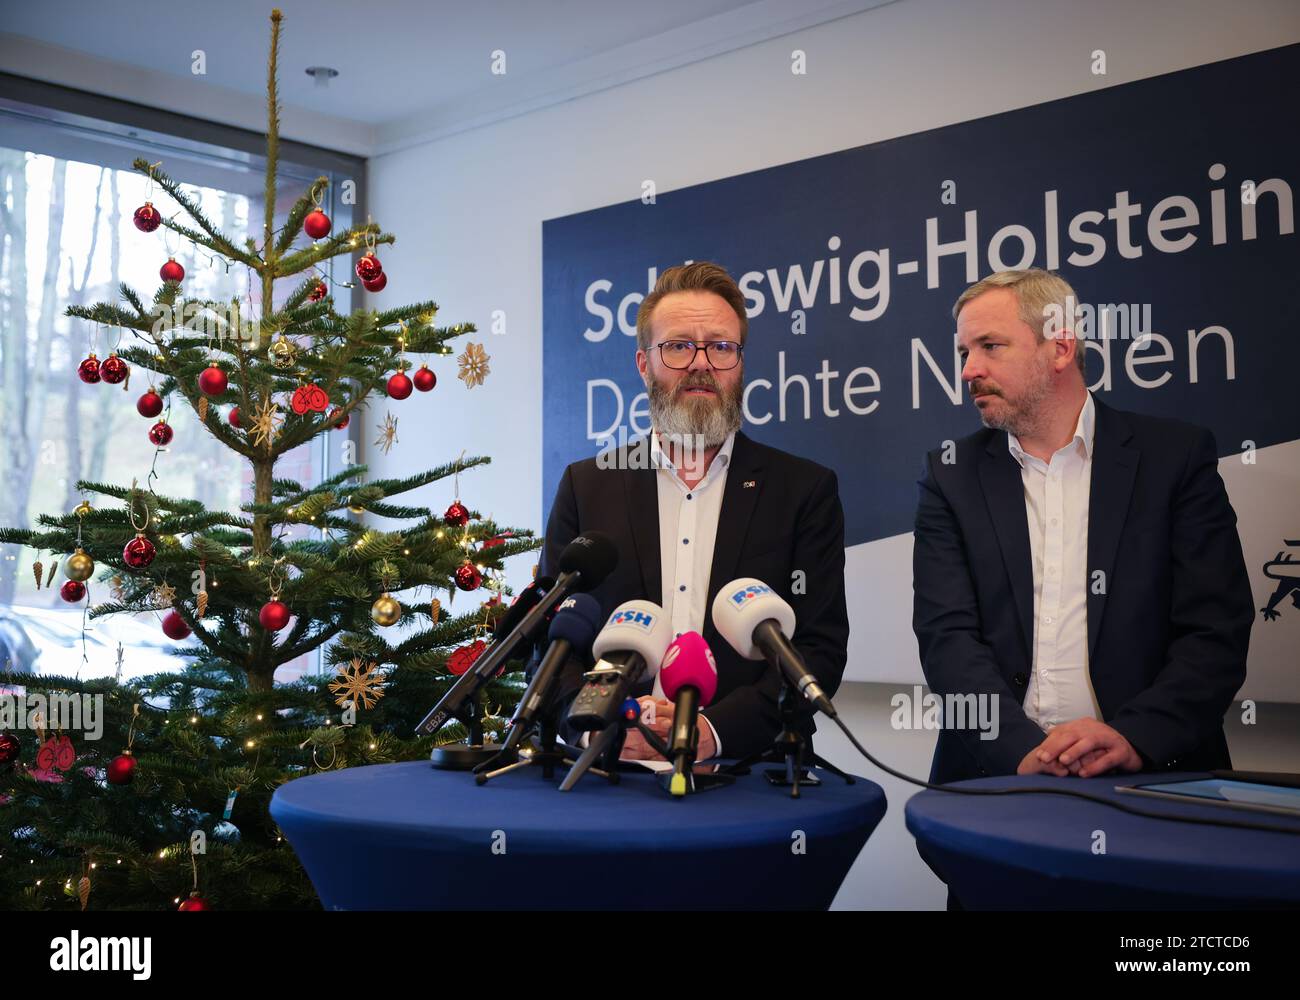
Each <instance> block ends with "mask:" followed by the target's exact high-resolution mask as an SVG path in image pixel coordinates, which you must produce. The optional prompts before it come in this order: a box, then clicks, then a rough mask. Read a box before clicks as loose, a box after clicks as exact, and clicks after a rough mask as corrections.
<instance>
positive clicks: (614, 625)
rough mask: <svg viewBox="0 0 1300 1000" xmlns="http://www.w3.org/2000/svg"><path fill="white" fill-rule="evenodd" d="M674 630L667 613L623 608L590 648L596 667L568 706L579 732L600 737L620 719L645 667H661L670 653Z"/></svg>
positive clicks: (641, 604) (636, 604)
mask: <svg viewBox="0 0 1300 1000" xmlns="http://www.w3.org/2000/svg"><path fill="white" fill-rule="evenodd" d="M671 635H672V626H671V625H669V624H668V616H667V615H666V614H665V613H664V609H663V608H661V607H659V605H657V604H653V603H651V602H650V601H627V602H626V603H624V604H620V605H619V606H618V608H617V609H616V610H615V611H614V613H613V614H612V615H610V616H609V620H608V621H607V622H606V623H605V627H604V628H603V629H601V632H600V635H598V636H596V640H595V641H594V642H593V643H592V644H591V653H592V655H593V656H595V657H596V665H595V667H593V668H592V669H591V670H590V671H588V672H587V674H586V675H585V680H586V683H585V684H584V685H583V686H582V689H581V690H580V691H579V692H578V696H577V697H576V698H574V699H573V704H572V705H571V706H569V715H568V722H569V725H571V726H573V728H574V729H578V730H581V731H584V732H595V731H597V730H601V729H605V728H606V727H608V726H609V725H611V724H612V723H613V722H614V720H615V719H616V718H617V717H618V715H619V713H620V711H621V710H622V708H623V703H624V702H625V701H626V700H627V698H628V695H629V693H630V692H631V690H632V689H633V688H634V687H635V686H636V685H637V684H638V683H639V682H640V681H642V680H644V679H645V672H646V667H647V666H648V665H649V664H653V665H654V666H653V668H652V669H653V670H654V671H656V672H657V671H658V667H659V662H660V661H661V660H662V659H663V658H664V650H666V649H667V648H668V641H669V637H670V636H671Z"/></svg>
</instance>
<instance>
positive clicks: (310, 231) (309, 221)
mask: <svg viewBox="0 0 1300 1000" xmlns="http://www.w3.org/2000/svg"><path fill="white" fill-rule="evenodd" d="M302 231H303V232H304V233H306V234H307V235H308V236H310V237H311V238H312V239H314V240H318V239H320V238H321V237H322V236H328V235H329V231H330V217H329V216H328V215H326V214H325V213H324V212H322V211H321V210H320V209H319V208H317V209H313V210H312V211H310V212H308V213H307V218H305V219H303V220H302Z"/></svg>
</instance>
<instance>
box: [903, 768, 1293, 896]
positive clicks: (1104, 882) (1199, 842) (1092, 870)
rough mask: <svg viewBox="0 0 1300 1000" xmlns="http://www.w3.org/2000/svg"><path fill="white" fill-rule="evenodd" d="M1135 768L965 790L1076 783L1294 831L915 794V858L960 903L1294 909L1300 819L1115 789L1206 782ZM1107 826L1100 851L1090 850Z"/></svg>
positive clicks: (1033, 800)
mask: <svg viewBox="0 0 1300 1000" xmlns="http://www.w3.org/2000/svg"><path fill="white" fill-rule="evenodd" d="M1204 777H1206V775H1205V774H1203V773H1197V774H1191V773H1188V774H1172V773H1165V774H1158V775H1157V774H1133V775H1123V776H1116V775H1110V776H1108V777H1099V778H1086V779H1080V778H1056V777H1051V776H1049V775H1023V776H1013V777H998V778H980V779H977V780H975V781H964V782H959V783H957V784H959V785H961V786H963V787H969V788H1011V787H1015V786H1021V787H1026V788H1028V787H1042V788H1072V789H1079V790H1082V791H1087V792H1089V793H1090V794H1093V795H1100V796H1103V797H1105V798H1107V799H1113V800H1115V801H1118V802H1121V803H1123V804H1125V805H1128V806H1132V807H1136V808H1139V809H1143V810H1147V811H1150V812H1155V813H1160V814H1178V815H1187V816H1203V817H1212V818H1216V819H1227V820H1235V821H1239V822H1247V823H1265V824H1279V825H1282V826H1286V827H1288V828H1290V827H1294V828H1295V829H1296V831H1297V833H1296V834H1287V833H1271V832H1264V831H1256V830H1236V829H1230V828H1228V827H1222V826H1200V825H1195V824H1190V823H1174V822H1169V821H1167V820H1162V819H1154V818H1147V817H1143V816H1131V815H1129V814H1127V813H1124V812H1120V811H1118V810H1116V809H1112V808H1110V807H1108V806H1104V805H1101V804H1100V803H1092V802H1085V801H1083V800H1081V799H1073V798H1067V797H1065V796H1060V795H1008V796H1000V797H979V798H977V797H975V796H969V795H954V794H951V793H947V792H937V791H923V792H920V793H919V794H917V795H915V796H913V797H912V798H911V799H910V800H909V801H908V803H907V806H906V809H905V816H906V820H907V828H908V829H909V830H910V831H911V832H912V834H913V835H914V836H915V837H916V842H917V848H918V850H919V851H920V852H921V856H922V857H923V858H925V860H926V861H927V862H928V863H929V864H930V866H931V867H932V868H933V869H934V870H935V871H936V872H937V873H938V874H939V875H940V877H941V878H943V879H944V881H946V882H947V883H948V886H949V888H950V889H951V890H952V891H953V893H954V894H955V895H956V897H957V899H958V901H959V902H960V903H961V905H962V906H963V907H964V908H966V909H1225V908H1255V907H1263V908H1294V907H1295V906H1296V905H1297V904H1300V818H1294V819H1293V818H1291V817H1285V816H1276V815H1269V814H1266V813H1256V812H1245V811H1241V810H1236V809H1225V808H1223V807H1220V806H1209V805H1206V806H1202V805H1196V804H1192V803H1184V802H1172V801H1166V800H1163V799H1153V798H1149V797H1146V796H1135V795H1127V794H1121V793H1119V792H1116V791H1115V786H1116V785H1136V784H1150V783H1155V782H1162V783H1163V782H1170V781H1178V780H1181V779H1184V778H1204ZM1097 831H1100V832H1101V833H1104V835H1105V840H1104V845H1105V853H1104V854H1102V853H1097V852H1095V851H1094V844H1095V843H1101V839H1100V838H1099V837H1098V836H1097Z"/></svg>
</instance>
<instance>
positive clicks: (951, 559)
mask: <svg viewBox="0 0 1300 1000" xmlns="http://www.w3.org/2000/svg"><path fill="white" fill-rule="evenodd" d="M1094 402H1095V405H1096V411H1097V419H1096V427H1095V434H1094V438H1093V454H1092V486H1091V494H1090V499H1089V505H1088V553H1087V562H1088V580H1089V589H1088V611H1087V616H1088V651H1089V655H1088V664H1089V673H1090V675H1091V678H1092V684H1093V690H1094V691H1095V693H1096V695H1097V702H1098V704H1099V706H1100V708H1101V714H1102V719H1103V721H1104V722H1106V723H1107V724H1108V725H1110V726H1112V727H1113V728H1115V729H1116V730H1118V731H1119V732H1120V733H1121V734H1123V736H1124V737H1125V738H1126V739H1127V740H1128V741H1129V742H1130V743H1131V744H1133V747H1134V749H1136V750H1137V751H1138V753H1139V754H1140V755H1141V756H1142V758H1143V760H1144V763H1145V765H1146V766H1147V767H1148V768H1150V769H1178V770H1187V771H1198V770H1209V769H1211V768H1217V767H1230V766H1231V762H1230V761H1229V759H1228V746H1227V741H1226V740H1225V739H1224V735H1223V716H1224V713H1225V712H1226V711H1227V709H1228V706H1229V705H1230V704H1231V702H1232V699H1233V696H1234V695H1235V694H1236V692H1237V690H1238V689H1239V688H1240V687H1241V684H1242V682H1243V681H1244V680H1245V677H1246V648H1247V644H1248V642H1249V638H1250V626H1251V622H1252V621H1253V617H1254V601H1253V599H1252V596H1251V591H1250V583H1249V581H1248V578H1247V576H1246V565H1245V561H1244V560H1243V558H1242V553H1241V541H1240V539H1239V538H1238V537H1237V527H1236V524H1237V517H1236V514H1235V513H1234V512H1233V510H1232V506H1231V505H1230V504H1229V502H1228V496H1227V493H1226V491H1225V490H1224V487H1223V480H1222V479H1220V478H1219V472H1218V455H1217V452H1216V450H1215V444H1214V437H1213V435H1212V434H1210V432H1209V431H1206V430H1204V429H1202V428H1199V427H1194V426H1192V425H1190V424H1185V423H1182V422H1180V421H1176V420H1164V419H1159V418H1156V417H1146V416H1141V415H1139V414H1136V413H1125V412H1122V411H1119V410H1114V409H1111V408H1110V407H1109V406H1106V405H1105V404H1104V403H1102V402H1101V401H1100V400H1098V399H1096V398H1095V397H1094ZM919 485H920V504H919V506H918V508H917V512H916V542H915V549H914V555H913V588H914V591H915V600H914V605H913V619H912V624H913V628H914V629H915V631H916V637H917V640H918V641H919V643H920V649H921V666H922V669H923V670H924V671H925V677H926V680H927V681H928V682H929V684H930V687H931V689H932V690H933V691H935V692H936V693H938V694H941V695H942V694H947V693H961V694H967V693H975V694H979V693H985V694H990V695H994V696H996V697H997V698H998V706H999V707H998V713H999V723H1000V735H999V738H998V739H996V740H989V741H985V740H980V739H979V733H978V731H975V730H969V729H968V730H966V731H957V730H947V729H945V730H943V731H942V732H941V733H940V736H939V743H938V746H937V748H936V750H935V755H934V764H933V767H932V769H931V774H930V780H931V781H935V782H946V781H958V780H961V779H963V778H973V777H978V776H980V775H984V774H991V775H992V774H1015V772H1016V768H1017V767H1018V766H1019V764H1020V761H1021V760H1022V759H1023V758H1024V756H1025V755H1026V754H1027V753H1029V751H1030V750H1032V749H1033V748H1034V746H1035V745H1037V744H1038V743H1041V742H1042V740H1043V739H1044V734H1043V731H1042V730H1041V729H1039V727H1038V726H1037V725H1036V724H1035V723H1034V722H1033V721H1032V720H1030V719H1029V717H1028V716H1026V715H1025V712H1024V709H1023V708H1022V703H1023V701H1024V697H1025V692H1026V690H1027V687H1028V683H1029V676H1030V673H1031V670H1032V664H1033V659H1032V642H1033V634H1034V633H1033V626H1034V623H1033V608H1034V605H1033V602H1034V589H1033V588H1034V580H1033V567H1032V565H1031V562H1030V548H1029V528H1028V519H1027V516H1026V513H1025V498H1024V486H1023V482H1022V480H1021V475H1020V466H1019V465H1018V464H1017V463H1016V461H1015V459H1014V458H1013V457H1012V456H1011V453H1010V451H1009V450H1008V448H1007V435H1006V433H1005V432H1003V431H993V430H988V429H984V430H980V431H978V432H977V433H975V434H972V435H971V436H970V437H967V438H964V439H962V440H961V441H959V442H958V443H957V447H956V453H955V461H953V462H951V463H950V464H944V463H943V461H942V460H941V454H940V452H939V451H937V450H936V451H933V452H931V453H930V454H929V455H927V456H926V467H925V473H924V475H923V477H922V479H921V481H920V484H919ZM1097 571H1100V572H1101V574H1103V575H1102V576H1101V577H1099V578H1098V577H1095V576H1094V574H1095V573H1096V572H1097ZM1094 579H1099V580H1100V581H1101V582H1102V584H1103V585H1104V587H1103V588H1097V587H1093V586H1092V585H1091V583H1092V581H1093V580H1094ZM1099 589H1100V590H1103V592H1098V590H1099Z"/></svg>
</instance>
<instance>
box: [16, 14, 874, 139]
mask: <svg viewBox="0 0 1300 1000" xmlns="http://www.w3.org/2000/svg"><path fill="white" fill-rule="evenodd" d="M884 2H886V0H531V2H530V0H474V2H465V0H459V2H447V0H433V2H420V0H346V2H345V0H279V4H278V6H279V7H280V8H281V9H282V10H283V11H284V15H285V18H284V24H283V29H282V38H281V49H280V97H281V102H282V104H283V106H284V108H285V121H286V129H285V131H286V134H287V135H288V134H291V133H293V132H294V131H296V130H302V129H304V128H305V129H306V131H307V133H309V134H306V135H303V134H299V135H295V136H293V137H294V138H301V139H305V140H306V141H311V139H312V136H311V134H310V133H313V132H318V131H319V129H318V128H313V126H312V125H311V124H308V123H317V125H318V126H319V125H320V124H321V123H325V124H327V125H328V126H329V127H328V128H327V129H326V131H327V132H329V133H330V134H331V135H335V136H337V135H340V134H341V135H346V136H347V137H348V139H347V140H345V141H344V142H343V143H342V145H346V146H348V147H351V150H352V151H354V152H364V153H375V152H383V151H386V150H389V149H394V148H401V147H402V146H405V145H410V144H412V143H414V142H420V141H426V140H428V139H432V138H437V137H439V136H440V135H445V134H450V133H452V132H456V131H461V130H463V129H465V128H473V127H476V126H478V125H482V124H486V123H488V122H491V121H495V120H499V119H501V118H505V117H510V116H512V115H516V114H522V113H526V112H527V111H530V110H535V109H536V108H538V107H544V106H546V105H548V104H553V103H557V102H559V101H563V100H569V99H572V98H574V97H577V96H581V95H583V94H586V93H592V92H594V91H596V90H601V89H605V88H607V87H610V86H616V85H618V84H620V83H625V82H628V81H629V80H633V79H637V78H639V77H643V76H647V75H650V74H652V73H656V72H662V71H663V70H665V69H671V68H673V67H675V66H680V65H683V64H685V63H688V62H693V61H696V60H698V59H703V58H708V57H709V56H712V55H717V54H719V53H721V52H725V51H728V50H731V49H735V48H739V47H742V46H745V45H750V44H754V43H756V42H759V41H764V40H766V39H768V38H772V37H776V36H778V35H782V34H787V33H789V32H792V31H797V30H799V29H801V28H805V27H809V26H811V25H814V24H820V23H823V22H825V21H829V20H834V19H836V18H839V17H844V16H847V15H849V14H853V13H857V12H858V11H861V10H864V9H867V8H870V7H874V6H879V5H881V4H882V3H884ZM271 6H272V3H271V2H270V0H268V2H266V3H265V4H263V3H252V2H249V0H227V2H226V3H224V4H214V3H208V2H198V0H172V2H171V3H166V4H162V3H158V2H157V0H110V2H105V0H39V2H28V3H18V2H16V0H5V2H4V3H3V9H4V17H3V20H2V21H0V24H2V25H3V28H4V35H0V68H3V69H5V70H7V71H9V72H14V73H18V74H20V75H27V76H36V77H38V78H41V79H46V80H49V81H51V82H58V83H63V84H65V85H68V86H74V87H81V88H82V89H94V90H96V91H98V92H101V93H111V94H112V95H113V96H117V97H123V98H126V99H130V100H135V101H138V102H140V103H147V104H155V105H158V106H163V107H170V108H173V109H174V110H182V111H186V112H187V113H192V114H201V115H204V111H203V109H204V108H206V109H207V114H205V115H204V116H205V117H211V118H217V119H218V120H225V121H227V122H228V123H229V124H237V125H241V126H244V127H250V126H252V127H256V126H255V125H253V124H252V123H254V122H256V121H257V120H258V118H261V120H263V121H264V117H265V111H264V97H263V95H264V94H265V87H266V69H265V67H266V53H267V45H268V40H269V19H268V15H269V12H270V8H271ZM196 49H202V50H203V52H204V54H205V58H206V74H205V75H203V76H198V75H195V74H194V73H193V72H192V71H191V64H192V53H193V52H194V51H195V50H196ZM494 50H502V51H504V53H505V57H506V70H507V71H506V73H505V75H504V76H500V75H494V74H493V73H492V72H491V60H492V53H493V52H494ZM312 65H324V66H331V67H334V68H335V69H337V70H339V73H340V75H339V76H338V77H337V78H336V79H334V80H333V81H332V82H331V83H330V85H329V86H328V87H327V88H320V87H317V86H316V85H315V83H314V82H313V81H312V79H311V78H310V77H308V76H307V74H306V72H305V70H306V68H307V67H308V66H312ZM196 106H197V107H196ZM245 119H247V120H245ZM259 130H260V129H259ZM317 141H319V139H317ZM325 144H329V143H325Z"/></svg>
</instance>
